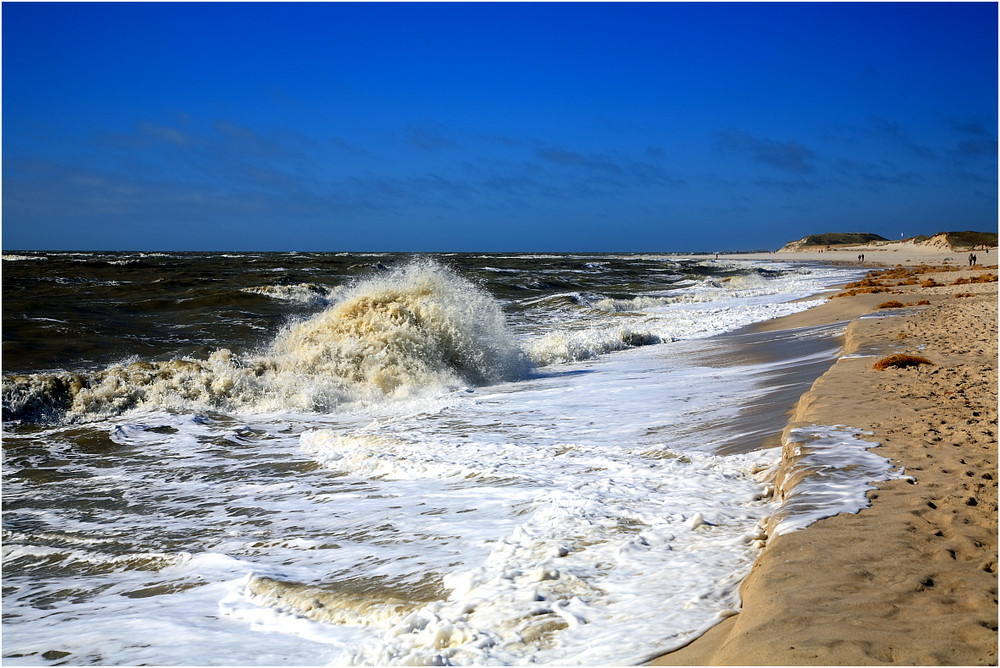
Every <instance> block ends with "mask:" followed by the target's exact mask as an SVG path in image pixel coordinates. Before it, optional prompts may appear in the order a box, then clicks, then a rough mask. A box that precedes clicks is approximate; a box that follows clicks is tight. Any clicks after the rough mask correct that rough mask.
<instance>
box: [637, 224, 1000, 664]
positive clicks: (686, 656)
mask: <svg viewBox="0 0 1000 668" xmlns="http://www.w3.org/2000/svg"><path fill="white" fill-rule="evenodd" d="M895 246H896V248H895V249H894V250H886V249H877V248H869V249H866V250H864V251H863V252H865V264H866V265H871V266H872V267H874V268H876V271H878V270H879V268H880V267H885V268H892V267H896V266H897V265H902V266H903V267H907V268H909V269H899V268H897V269H895V271H893V273H892V274H888V276H892V277H891V278H885V277H882V278H880V277H876V278H873V279H871V280H869V281H868V282H867V285H864V286H857V287H855V289H854V292H855V293H857V294H843V293H846V292H848V291H847V290H844V291H841V293H840V294H841V295H842V296H832V295H831V298H830V299H829V301H827V302H826V303H825V304H823V305H821V306H819V307H816V308H814V309H811V310H809V311H806V312H804V313H800V314H797V315H795V316H791V317H788V318H785V319H781V320H777V321H772V322H770V323H768V324H767V327H768V328H771V329H788V328H796V327H808V326H815V325H820V324H829V323H833V322H849V325H848V326H847V330H846V334H845V336H844V341H843V350H842V352H841V354H840V355H839V357H838V359H837V360H836V362H835V363H834V364H833V365H832V366H831V368H830V369H829V370H828V371H827V372H826V373H825V374H823V375H822V376H821V377H820V378H819V379H818V380H817V381H816V382H815V383H814V384H813V386H812V388H811V389H810V390H809V391H808V392H807V393H805V394H804V395H803V396H802V397H801V398H800V399H799V401H798V404H797V406H796V408H795V410H794V412H793V414H792V416H791V419H790V421H789V423H788V425H787V427H786V428H785V431H784V434H783V443H784V454H783V463H782V466H781V468H780V470H779V472H778V474H777V478H776V481H775V482H776V488H777V493H778V494H781V495H783V496H784V495H787V494H788V493H789V492H790V490H792V489H794V486H795V484H796V483H797V482H798V481H799V480H801V479H802V477H803V476H807V475H810V474H811V471H810V470H809V468H808V466H807V465H804V462H803V461H802V460H803V457H805V456H807V455H808V444H807V443H805V444H803V443H796V442H795V436H794V432H793V430H795V429H796V428H798V427H802V426H805V425H830V426H832V425H845V426H848V427H851V428H854V429H857V430H859V432H864V434H865V435H864V436H863V438H865V439H866V440H870V441H872V443H873V445H876V444H881V447H877V448H875V450H874V452H875V453H876V454H878V455H880V456H882V457H885V458H888V459H890V460H891V461H892V462H893V463H894V464H895V465H896V466H897V467H899V468H901V469H902V472H903V474H904V477H902V478H900V479H896V480H891V481H889V482H884V483H879V484H878V485H877V486H875V487H877V489H873V491H871V492H869V494H868V497H869V499H870V502H871V506H870V507H869V508H866V509H863V510H861V511H860V512H859V513H857V514H841V515H837V516H835V517H831V518H827V519H823V520H820V521H818V522H816V523H814V524H812V525H811V526H809V527H807V528H806V529H803V530H800V531H794V532H791V533H784V534H781V535H771V536H770V537H769V539H768V542H767V545H766V547H765V548H764V550H763V551H762V553H761V555H760V557H759V558H758V559H757V561H756V563H755V564H754V567H753V570H752V572H751V574H750V575H749V576H748V577H747V579H746V580H745V581H744V583H743V585H742V587H741V590H740V591H741V596H742V599H743V605H742V610H741V612H740V613H739V614H737V615H734V616H732V617H729V618H727V619H725V620H723V621H722V622H721V623H719V624H718V625H717V626H715V627H714V628H712V629H711V630H710V631H709V632H708V633H707V634H705V635H703V636H701V637H700V638H698V639H696V640H695V641H694V642H692V643H690V644H689V645H687V646H686V647H684V648H681V649H680V650H677V651H675V652H671V653H669V654H666V655H664V656H662V657H660V658H658V659H656V660H655V661H653V662H652V663H653V664H655V665H866V664H925V665H926V664H938V665H940V664H949V665H983V664H991V665H996V664H997V575H996V569H997V459H996V456H997V436H996V434H997V283H996V282H995V281H996V278H995V276H996V257H997V251H996V249H995V248H993V249H990V251H989V252H988V253H987V252H985V251H983V250H980V251H976V254H977V256H978V265H979V266H978V267H976V268H971V269H970V268H969V266H968V252H964V253H962V252H949V251H947V250H942V249H927V248H921V247H917V246H909V247H907V246H908V245H903V244H897V245H895ZM859 252H862V251H859V250H858V249H850V250H845V251H833V252H825V253H816V252H811V253H775V254H765V255H743V256H726V257H746V258H747V259H750V258H752V259H766V258H770V259H774V260H776V261H786V260H817V261H824V262H845V263H853V264H857V263H858V258H857V255H858V253H859ZM920 265H926V266H924V267H921V266H920ZM931 267H934V268H931ZM989 277H993V278H992V280H990V278H989ZM973 280H978V281H985V282H970V281H973ZM866 288H867V289H869V291H864V290H865V289H866ZM875 290H885V291H884V292H878V291H875ZM859 291H860V292H859ZM889 301H895V302H898V303H899V307H896V308H880V305H883V304H884V303H885V302H889ZM897 353H906V354H910V355H914V356H919V357H922V358H924V359H926V360H927V361H929V362H930V363H928V364H921V365H919V366H911V367H905V368H892V367H890V368H887V369H884V370H876V369H875V368H874V366H875V364H876V362H877V361H879V360H880V359H882V358H884V357H887V356H890V355H893V354H897ZM800 453H805V454H800ZM772 526H773V522H772Z"/></svg>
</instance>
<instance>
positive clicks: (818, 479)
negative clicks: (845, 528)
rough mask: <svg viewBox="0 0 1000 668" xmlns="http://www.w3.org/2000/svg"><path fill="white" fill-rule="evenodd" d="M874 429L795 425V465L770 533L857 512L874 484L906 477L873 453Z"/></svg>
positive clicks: (791, 435) (791, 436) (791, 437)
mask: <svg viewBox="0 0 1000 668" xmlns="http://www.w3.org/2000/svg"><path fill="white" fill-rule="evenodd" d="M866 436H871V433H870V432H866V431H862V430H859V429H852V428H851V427H846V426H843V425H837V426H822V425H813V426H811V427H799V428H796V429H793V430H791V432H790V433H789V436H788V441H789V444H790V445H791V447H792V448H793V452H792V458H793V459H792V460H791V461H792V464H791V468H790V470H789V472H788V474H787V476H786V478H785V484H784V486H783V488H782V489H781V490H779V491H780V494H781V497H782V505H781V510H780V511H779V512H778V513H777V514H776V515H775V517H774V518H773V523H772V527H771V532H772V533H773V534H774V535H781V534H785V533H790V532H792V531H797V530H799V529H803V528H805V527H807V526H809V525H810V524H812V523H813V522H815V521H817V520H820V519H823V518H824V517H832V516H833V515H838V514H840V513H856V512H858V511H859V510H861V509H863V508H867V507H868V506H870V505H871V502H870V501H869V500H868V496H867V493H868V491H869V490H872V489H875V483H879V482H884V481H886V480H891V479H894V478H903V477H905V476H904V475H903V474H902V472H901V471H900V470H899V469H898V468H897V467H896V466H895V465H894V464H893V463H892V461H891V460H888V459H886V458H885V457H882V456H880V455H878V454H877V453H875V452H872V451H871V449H872V448H877V447H878V446H879V444H878V443H876V442H872V441H868V440H865V438H864V437H866Z"/></svg>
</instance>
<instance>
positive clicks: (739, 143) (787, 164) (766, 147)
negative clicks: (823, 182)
mask: <svg viewBox="0 0 1000 668" xmlns="http://www.w3.org/2000/svg"><path fill="white" fill-rule="evenodd" d="M715 134H716V138H717V140H718V144H719V146H720V147H721V148H723V149H725V150H727V151H732V152H735V153H743V154H746V155H750V156H751V157H753V158H754V159H755V160H756V161H757V162H760V163H762V164H765V165H768V166H770V167H773V168H775V169H779V170H781V171H785V172H791V173H794V174H807V173H810V172H812V171H814V169H815V166H814V165H813V159H814V158H815V157H816V154H815V152H814V151H812V150H811V149H808V148H806V147H805V146H802V145H801V144H799V143H798V142H794V141H787V142H781V141H775V140H772V139H759V138H757V137H754V136H752V135H748V134H746V133H744V132H739V131H738V130H727V131H724V132H716V133H715Z"/></svg>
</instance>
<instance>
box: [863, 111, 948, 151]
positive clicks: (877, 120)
mask: <svg viewBox="0 0 1000 668" xmlns="http://www.w3.org/2000/svg"><path fill="white" fill-rule="evenodd" d="M868 132H869V134H871V135H872V136H874V137H876V138H878V139H881V140H882V141H884V142H886V143H888V144H890V145H894V146H899V147H902V148H904V149H906V150H907V151H909V152H910V153H912V154H913V155H915V156H917V157H918V158H928V159H930V158H934V157H936V156H935V153H934V151H933V150H931V149H930V148H928V147H927V146H925V145H924V144H921V143H919V142H917V141H915V140H914V139H912V138H911V137H910V133H909V132H908V131H907V130H906V129H905V128H904V127H903V126H902V125H901V124H899V123H897V122H895V121H890V120H888V119H885V118H881V117H879V116H873V117H871V119H870V120H869V123H868Z"/></svg>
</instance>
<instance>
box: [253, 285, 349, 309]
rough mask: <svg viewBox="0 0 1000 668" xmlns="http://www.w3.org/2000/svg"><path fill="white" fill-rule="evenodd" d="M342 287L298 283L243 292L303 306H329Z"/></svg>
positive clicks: (259, 287) (267, 286)
mask: <svg viewBox="0 0 1000 668" xmlns="http://www.w3.org/2000/svg"><path fill="white" fill-rule="evenodd" d="M340 290H341V286H334V287H326V286H321V285H316V284H315V283H297V284H295V285H261V286H257V287H253V288H243V292H246V293H249V294H255V295H263V296H265V297H271V298H272V299H280V300H283V301H290V302H298V303H301V304H329V303H331V302H333V301H334V299H335V298H336V295H337V293H338V292H340Z"/></svg>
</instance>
